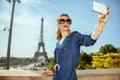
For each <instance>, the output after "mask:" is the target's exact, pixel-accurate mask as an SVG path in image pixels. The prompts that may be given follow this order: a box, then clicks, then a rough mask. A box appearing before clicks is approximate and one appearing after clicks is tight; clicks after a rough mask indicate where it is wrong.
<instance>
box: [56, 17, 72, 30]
mask: <svg viewBox="0 0 120 80" xmlns="http://www.w3.org/2000/svg"><path fill="white" fill-rule="evenodd" d="M70 24H71V19H69V17H67V16H61V17H59V18H58V23H57V25H58V28H59V29H60V31H70Z"/></svg>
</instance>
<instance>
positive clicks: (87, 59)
mask: <svg viewBox="0 0 120 80" xmlns="http://www.w3.org/2000/svg"><path fill="white" fill-rule="evenodd" d="M91 61H92V56H91V55H90V54H87V53H86V52H83V51H82V52H81V55H80V59H79V61H78V65H77V67H76V69H89V68H91Z"/></svg>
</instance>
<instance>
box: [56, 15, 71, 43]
mask: <svg viewBox="0 0 120 80" xmlns="http://www.w3.org/2000/svg"><path fill="white" fill-rule="evenodd" d="M61 16H67V17H68V18H70V17H69V15H68V14H66V13H62V14H60V15H59V16H58V18H57V20H58V19H59V17H61ZM57 24H58V22H57ZM61 38H62V34H61V31H60V29H59V28H58V29H57V31H56V39H57V40H59V41H60V40H61Z"/></svg>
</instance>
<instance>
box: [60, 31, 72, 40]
mask: <svg viewBox="0 0 120 80" xmlns="http://www.w3.org/2000/svg"><path fill="white" fill-rule="evenodd" d="M61 34H62V38H65V37H67V36H68V35H69V34H70V31H61Z"/></svg>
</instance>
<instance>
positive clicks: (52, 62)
mask: <svg viewBox="0 0 120 80" xmlns="http://www.w3.org/2000/svg"><path fill="white" fill-rule="evenodd" d="M54 65H55V60H54V58H50V65H49V69H50V70H53V69H54Z"/></svg>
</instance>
